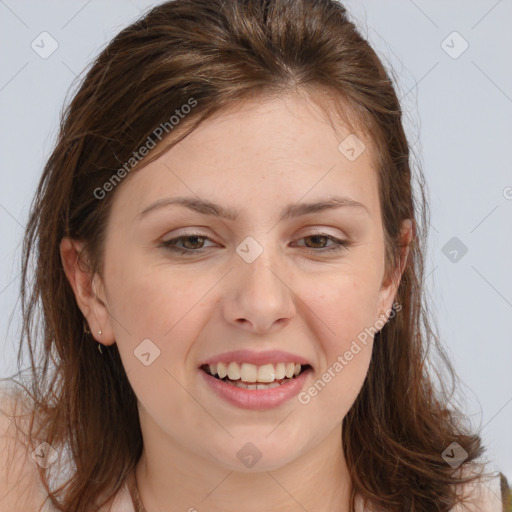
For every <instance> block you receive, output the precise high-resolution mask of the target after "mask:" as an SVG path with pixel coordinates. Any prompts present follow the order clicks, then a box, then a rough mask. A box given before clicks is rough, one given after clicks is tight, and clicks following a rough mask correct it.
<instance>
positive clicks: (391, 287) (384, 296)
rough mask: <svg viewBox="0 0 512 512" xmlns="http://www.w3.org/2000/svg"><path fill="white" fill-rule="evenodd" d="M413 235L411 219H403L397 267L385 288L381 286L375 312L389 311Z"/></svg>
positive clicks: (405, 263)
mask: <svg viewBox="0 0 512 512" xmlns="http://www.w3.org/2000/svg"><path fill="white" fill-rule="evenodd" d="M414 234H415V230H414V224H413V222H412V220H411V219H405V220H404V221H403V222H402V227H401V232H400V245H401V247H402V248H401V251H400V254H399V259H398V265H397V267H396V269H395V271H394V272H393V275H392V277H391V279H390V280H389V283H388V284H387V286H383V287H382V288H381V291H380V293H379V304H378V308H377V311H386V312H387V311H390V310H391V306H392V303H393V300H394V298H395V296H396V293H397V291H398V287H399V285H400V280H401V279H402V274H403V273H404V270H405V267H406V265H407V259H408V256H409V247H410V244H411V240H412V239H413V236H414Z"/></svg>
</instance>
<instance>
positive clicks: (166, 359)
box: [88, 95, 396, 471]
mask: <svg viewBox="0 0 512 512" xmlns="http://www.w3.org/2000/svg"><path fill="white" fill-rule="evenodd" d="M349 135H350V137H349V138H348V139H347V140H345V142H344V143H343V144H342V145H341V147H339V146H340V142H342V141H343V140H344V139H345V138H346V137H347V136H349ZM353 137H354V136H353V134H352V135H351V132H350V130H348V129H347V128H344V127H343V126H342V125H340V126H339V132H338V133H335V132H334V131H333V128H332V127H331V125H330V124H329V122H328V121H327V119H326V118H324V117H323V116H322V115H321V114H320V113H319V111H318V109H315V108H313V107H312V106H311V104H308V103H306V102H305V101H304V100H303V99H301V98H300V97H298V96H295V95H289V96H284V97H281V98H279V99H273V100H260V101H254V102H247V103H244V104H243V105H242V107H240V106H238V107H237V108H236V109H232V110H230V111H229V112H224V113H222V114H220V115H218V116H216V117H215V118H212V119H210V120H208V121H206V122H204V124H202V125H201V126H200V127H199V128H198V129H196V130H195V131H194V132H193V133H192V134H190V135H189V136H188V137H187V138H186V139H184V140H183V141H181V142H180V143H178V144H177V145H176V146H175V147H173V148H172V149H171V150H169V151H168V152H166V153H164V154H163V155H162V156H161V157H160V158H159V159H157V160H155V161H154V162H152V163H151V164H149V165H148V166H147V167H144V168H142V169H140V170H138V171H134V172H133V173H132V174H131V175H130V176H129V178H127V179H126V180H125V182H123V183H122V184H121V185H119V186H118V188H117V190H115V192H111V193H115V198H114V202H113V207H112V211H111V216H110V218H109V223H108V227H107V234H106V242H105V266H104V269H103V270H104V272H103V281H96V282H95V285H96V293H97V295H98V297H100V298H101V299H102V300H103V302H104V303H105V308H103V307H102V306H101V305H100V303H99V302H95V303H94V304H93V305H92V306H91V308H90V309H89V313H88V314H89V318H90V324H91V326H98V327H99V328H101V329H102V335H101V336H98V340H100V341H102V342H103V343H106V344H108V343H113V342H114V341H115V342H116V343H117V345H118V348H119V352H120V354H121V357H122V361H123V364H124V367H125V368H126V372H127V375H128V379H129V381H130V383H131V385H132V387H133V390H134V392H135V394H136V395H137V398H138V400H139V407H140V414H141V425H142V428H143V435H144V436H145V443H146V440H147V439H148V437H150V436H154V437H155V438H158V439H159V440H162V439H165V440H166V442H168V443H170V444H169V445H172V446H176V447H179V449H180V450H181V451H182V453H188V454H189V455H192V454H193V455H195V456H197V457H200V458H205V459H207V460H209V461H210V462H214V463H215V464H217V465H221V466H223V467H226V468H229V469H232V470H237V471H244V470H246V469H247V468H250V467H251V465H252V464H253V463H251V462H249V461H250V460H256V459H258V458H259V457H261V459H260V460H258V461H257V466H255V467H257V468H258V469H260V470H271V469H274V468H277V467H280V466H282V465H284V464H286V463H288V462H290V461H292V460H294V459H296V458H297V457H299V456H300V455H302V454H305V453H306V452H308V451H309V450H311V449H312V448H313V447H315V446H317V445H319V443H321V442H322V441H324V440H325V439H327V438H328V436H329V434H330V433H332V431H333V429H336V427H340V425H341V422H342V420H343V417H344V416H345V415H346V414H347V412H348V410H349V409H350V407H351V406H352V404H353V402H354V400H355V399H356V396H357V395H358V393H359V391H360V389H361V386H362V384H363V381H364V379H365V376H366V373H367V370H368V365H369V361H370V356H371V351H372V342H373V340H372V335H371V334H373V332H374V331H373V332H372V331H369V329H371V328H372V327H376V330H379V328H380V327H381V326H382V323H379V313H381V312H384V313H385V314H386V318H387V317H388V316H389V312H390V308H391V305H392V303H393V299H394V294H395V292H396V284H390V285H388V284H386V283H384V285H383V278H384V238H383V231H382V221H381V215H380V207H379V196H378V188H377V172H376V169H375V167H374V165H373V163H372V157H371V154H370V141H368V140H367V139H365V137H364V136H363V135H362V134H360V133H358V134H357V137H358V138H359V139H360V141H362V142H363V143H364V144H365V146H366V149H364V150H363V147H362V146H360V145H358V143H357V140H356V139H354V138H353ZM361 151H362V152H361ZM359 153H361V154H359ZM334 196H337V197H338V198H341V197H344V198H349V199H350V200H351V201H354V202H357V203H360V205H356V204H355V203H354V204H349V203H347V204H344V205H342V206H335V207H325V208H310V209H309V208H305V207H304V205H306V204H313V203H321V202H328V201H333V200H332V198H333V197H334ZM178 197H179V198H182V197H186V198H189V200H190V201H194V202H195V204H196V206H197V208H187V207H186V206H184V205H180V204H178V203H175V204H170V201H171V200H174V199H176V198H178ZM202 201H204V202H209V203H215V204H216V205H218V208H219V209H221V208H222V210H223V211H228V212H230V213H233V218H223V217H222V216H218V215H216V214H213V213H214V209H213V208H209V207H206V206H201V207H200V208H199V205H200V204H202V203H201V202H202ZM166 202H169V204H166ZM155 203H156V204H158V203H160V206H155ZM330 204H331V206H332V205H334V202H331V203H330ZM198 210H201V211H198ZM285 212H291V214H289V215H284V214H285ZM217 213H219V212H217ZM235 217H236V218H235ZM187 237H189V238H187ZM194 237H199V238H194ZM329 237H332V239H331V238H329ZM176 239H178V240H176ZM335 239H339V240H342V241H346V242H347V243H348V244H349V245H347V246H343V245H337V243H336V241H335ZM171 240H174V245H172V244H168V245H167V246H166V245H165V243H166V242H170V241H171ZM173 247H175V248H177V249H182V250H184V251H186V254H180V253H179V252H177V251H173V250H172V248H173ZM335 247H338V248H337V249H335ZM365 329H366V331H365ZM368 332H370V335H369V334H368ZM363 333H366V335H365V334H363ZM363 339H364V342H363V341H362V340H363ZM232 351H246V353H245V354H242V355H227V356H225V354H227V353H229V352H232ZM276 351H282V352H285V353H286V354H279V353H277V352H276ZM258 357H260V359H258ZM217 360H220V361H225V362H226V366H227V364H228V363H229V362H230V361H231V362H235V363H239V366H240V369H241V370H242V366H243V363H244V362H245V363H259V364H256V365H255V366H256V367H257V368H256V372H258V371H260V374H259V376H260V377H261V379H262V380H265V378H266V377H265V376H268V375H271V377H269V379H272V378H273V377H274V376H272V369H273V368H274V369H275V370H277V371H279V368H278V366H280V365H279V364H278V363H290V362H298V363H307V364H308V365H309V366H310V369H309V371H307V372H305V373H304V374H303V376H301V377H300V384H299V386H297V384H296V383H295V382H294V381H291V382H288V384H281V385H280V386H272V387H271V388H268V389H255V390H254V389H240V388H239V387H235V386H234V385H233V384H230V383H226V382H221V381H220V380H219V379H216V378H214V377H212V376H208V375H206V373H205V371H204V370H203V369H201V368H200V367H201V365H203V364H204V363H205V362H212V361H217ZM269 362H272V363H274V365H273V366H270V367H269V366H268V365H267V364H266V363H269ZM264 363H265V364H264ZM236 366H237V365H232V368H231V371H232V372H235V373H234V374H233V375H232V376H233V377H235V374H236V370H237V367H236ZM262 366H263V367H264V368H263V370H261V367H262ZM281 368H282V367H281ZM285 368H286V367H285ZM213 369H215V365H213ZM217 371H219V372H221V371H222V370H221V369H220V368H219V367H217ZM253 372H254V366H251V365H247V366H245V369H243V372H242V373H243V375H242V376H245V379H246V380H247V381H249V380H252V378H251V375H252V374H253ZM256 374H257V373H256ZM317 381H318V382H317ZM315 382H317V384H316V388H315V387H314V383H315ZM293 386H295V387H293ZM285 389H286V390H285ZM288 389H290V391H288ZM219 390H220V391H219ZM248 443H251V444H248ZM251 456H252V457H253V459H251ZM254 457H256V459H254Z"/></svg>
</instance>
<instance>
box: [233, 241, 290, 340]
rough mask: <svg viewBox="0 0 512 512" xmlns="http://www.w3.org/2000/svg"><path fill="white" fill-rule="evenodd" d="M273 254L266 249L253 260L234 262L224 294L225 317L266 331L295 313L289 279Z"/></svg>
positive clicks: (286, 321)
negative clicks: (226, 290)
mask: <svg viewBox="0 0 512 512" xmlns="http://www.w3.org/2000/svg"><path fill="white" fill-rule="evenodd" d="M270 253H272V255H271V254H270ZM274 255H275V251H270V250H266V249H265V250H264V251H263V252H262V254H260V256H258V257H257V258H256V260H254V261H253V262H252V263H247V262H246V261H244V260H243V259H242V258H240V259H239V261H237V262H236V267H235V269H234V270H233V271H232V272H230V276H229V283H228V288H229V290H228V292H227V293H226V294H225V295H224V303H223V312H224V318H225V319H226V321H228V322H229V323H231V324H233V325H236V326H237V327H242V328H244V329H247V330H250V331H251V332H254V333H265V332H271V331H273V330H275V329H279V328H282V327H283V326H284V325H286V324H287V323H289V321H290V320H291V318H292V317H293V316H294V315H295V304H294V300H293V297H294V293H293V291H292V283H291V282H289V281H290V278H289V277H287V272H286V271H284V270H283V266H282V265H278V257H274Z"/></svg>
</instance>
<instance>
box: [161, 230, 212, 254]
mask: <svg viewBox="0 0 512 512" xmlns="http://www.w3.org/2000/svg"><path fill="white" fill-rule="evenodd" d="M190 240H191V241H192V242H191V243H188V242H187V241H190ZM204 240H210V239H209V238H208V237H207V236H203V235H201V234H198V233H195V234H192V235H184V236H179V237H177V238H172V239H171V240H165V241H163V242H162V247H165V248H166V249H168V250H170V251H172V252H177V253H179V254H191V253H199V252H202V250H203V247H202V244H203V243H204ZM181 241H185V243H184V248H181V247H180V246H178V245H177V244H178V242H181ZM198 245H199V246H200V247H198ZM187 246H191V247H187Z"/></svg>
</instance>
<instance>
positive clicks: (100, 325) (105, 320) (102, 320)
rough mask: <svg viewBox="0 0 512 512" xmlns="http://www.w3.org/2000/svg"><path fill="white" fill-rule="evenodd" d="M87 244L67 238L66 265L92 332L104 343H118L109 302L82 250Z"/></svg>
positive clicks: (63, 248)
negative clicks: (102, 295)
mask: <svg viewBox="0 0 512 512" xmlns="http://www.w3.org/2000/svg"><path fill="white" fill-rule="evenodd" d="M83 247H84V242H82V241H78V240H74V239H71V238H68V237H65V238H63V239H62V240H61V243H60V256H61V262H62V266H63V268H64V273H65V274H66V277H67V279H68V282H69V284H70V286H71V288H72V290H73V293H74V295H75V299H76V302H77V304H78V307H79V308H80V310H81V311H82V314H83V315H84V317H85V319H86V320H85V321H86V322H87V324H88V325H89V329H90V331H91V333H92V335H93V336H94V337H95V338H96V339H97V340H98V341H101V343H103V344H105V345H110V344H112V343H114V337H113V333H112V329H111V325H110V316H109V314H108V310H107V305H106V304H105V302H104V301H103V300H101V299H100V298H99V297H98V296H97V295H96V290H95V288H96V286H95V278H96V276H95V275H93V272H92V270H91V269H90V268H89V265H88V262H87V261H86V259H84V256H83V255H82V254H81V251H82V250H83Z"/></svg>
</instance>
